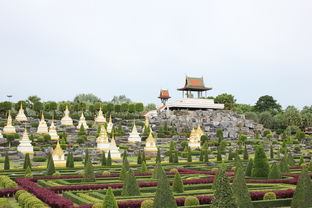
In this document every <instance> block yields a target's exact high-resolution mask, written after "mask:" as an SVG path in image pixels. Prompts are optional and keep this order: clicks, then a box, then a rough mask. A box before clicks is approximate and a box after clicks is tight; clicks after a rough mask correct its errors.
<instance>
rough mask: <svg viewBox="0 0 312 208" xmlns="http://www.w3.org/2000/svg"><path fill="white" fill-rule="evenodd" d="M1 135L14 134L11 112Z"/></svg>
mask: <svg viewBox="0 0 312 208" xmlns="http://www.w3.org/2000/svg"><path fill="white" fill-rule="evenodd" d="M3 133H5V134H12V133H16V131H15V127H14V126H13V125H12V117H11V111H9V115H8V121H7V125H6V126H5V127H4V128H3Z"/></svg>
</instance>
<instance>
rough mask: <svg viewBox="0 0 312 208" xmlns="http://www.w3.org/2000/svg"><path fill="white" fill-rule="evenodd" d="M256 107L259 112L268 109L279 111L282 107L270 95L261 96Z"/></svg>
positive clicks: (274, 111) (269, 110)
mask: <svg viewBox="0 0 312 208" xmlns="http://www.w3.org/2000/svg"><path fill="white" fill-rule="evenodd" d="M254 108H255V110H256V111H258V112H264V111H268V112H272V113H278V112H280V111H281V109H282V107H281V105H280V104H278V103H277V101H276V100H274V98H273V97H272V96H269V95H265V96H261V97H259V99H258V101H257V103H256V105H255V107H254Z"/></svg>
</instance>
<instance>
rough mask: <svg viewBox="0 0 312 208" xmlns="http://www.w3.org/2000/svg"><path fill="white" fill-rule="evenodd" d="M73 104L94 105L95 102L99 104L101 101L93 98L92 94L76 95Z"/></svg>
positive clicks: (95, 97)
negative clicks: (84, 103)
mask: <svg viewBox="0 0 312 208" xmlns="http://www.w3.org/2000/svg"><path fill="white" fill-rule="evenodd" d="M74 102H75V103H82V102H86V103H92V104H93V103H95V102H101V99H100V98H98V97H97V96H95V95H94V94H91V93H88V94H79V95H76V97H75V98H74Z"/></svg>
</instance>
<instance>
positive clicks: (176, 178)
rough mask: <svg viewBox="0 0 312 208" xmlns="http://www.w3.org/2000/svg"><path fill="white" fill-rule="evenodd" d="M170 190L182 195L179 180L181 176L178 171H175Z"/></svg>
mask: <svg viewBox="0 0 312 208" xmlns="http://www.w3.org/2000/svg"><path fill="white" fill-rule="evenodd" d="M172 190H173V192H176V193H183V192H184V186H183V181H182V179H181V175H180V173H179V171H177V172H176V174H175V176H174V179H173V184H172Z"/></svg>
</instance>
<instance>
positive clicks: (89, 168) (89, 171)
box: [83, 155, 95, 182]
mask: <svg viewBox="0 0 312 208" xmlns="http://www.w3.org/2000/svg"><path fill="white" fill-rule="evenodd" d="M83 180H84V181H86V182H93V181H95V175H94V170H93V165H92V162H91V158H90V156H89V155H88V158H86V164H85V167H84V177H83Z"/></svg>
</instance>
